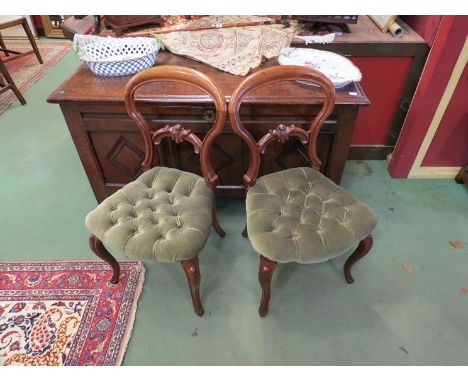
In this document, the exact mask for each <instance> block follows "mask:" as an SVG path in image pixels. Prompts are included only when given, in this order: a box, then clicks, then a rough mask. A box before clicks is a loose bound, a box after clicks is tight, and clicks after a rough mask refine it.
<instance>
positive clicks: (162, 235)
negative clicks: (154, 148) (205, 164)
mask: <svg viewBox="0 0 468 382" xmlns="http://www.w3.org/2000/svg"><path fill="white" fill-rule="evenodd" d="M212 209H213V192H212V191H211V189H210V188H209V187H208V186H207V185H206V183H205V180H204V178H202V177H200V176H198V175H195V174H192V173H189V172H184V171H180V170H177V169H173V168H167V167H154V168H152V169H150V170H148V171H146V172H145V173H143V174H142V175H141V176H140V177H139V178H138V179H137V180H135V181H133V182H131V183H129V184H127V185H126V186H125V187H123V188H122V189H120V190H119V191H117V192H116V193H114V194H113V195H111V196H109V197H108V198H107V199H105V200H104V201H103V202H102V203H101V204H100V205H99V206H98V207H97V208H96V209H95V210H94V211H92V212H90V213H89V214H88V216H87V217H86V221H85V224H86V227H87V228H88V229H89V231H90V232H91V233H92V234H94V235H95V236H96V237H97V238H98V239H100V240H101V241H102V242H103V243H104V244H106V245H108V246H109V247H111V248H113V249H115V250H120V251H121V252H123V253H124V254H125V255H126V256H127V257H129V258H132V259H138V260H156V261H161V262H176V261H180V260H189V259H192V258H193V257H194V256H197V255H198V254H199V252H200V251H201V250H202V249H203V246H204V245H205V242H206V240H207V239H208V235H209V233H210V228H211V212H212Z"/></svg>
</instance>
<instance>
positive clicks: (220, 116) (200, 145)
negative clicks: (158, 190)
mask: <svg viewBox="0 0 468 382" xmlns="http://www.w3.org/2000/svg"><path fill="white" fill-rule="evenodd" d="M152 82H174V83H181V84H185V85H190V86H193V87H196V88H198V89H200V90H202V91H204V92H205V93H207V94H208V95H209V96H210V97H211V98H212V100H213V103H214V105H215V107H216V118H215V120H214V123H213V126H212V128H211V129H210V130H209V131H208V133H207V134H206V136H205V138H204V139H203V141H202V140H201V139H200V138H199V137H198V136H196V135H195V134H194V133H192V132H191V130H190V129H185V128H184V127H183V126H181V125H180V124H176V125H173V126H169V125H166V126H164V127H162V128H159V129H157V130H155V131H151V129H150V125H149V123H148V121H147V119H146V118H145V117H144V116H143V114H142V113H141V112H140V111H139V110H138V108H137V106H136V104H135V92H136V91H137V89H138V88H140V87H141V86H143V85H146V84H149V83H152ZM125 108H126V110H127V113H128V114H129V115H130V117H131V118H132V120H133V121H134V122H135V123H136V125H137V126H138V128H139V129H140V131H141V134H142V135H143V139H144V143H145V158H144V160H143V162H142V168H143V171H147V170H149V169H150V168H151V166H152V163H153V155H154V146H155V145H159V144H160V143H161V140H162V139H163V138H169V139H171V140H173V141H174V142H176V143H182V142H183V141H187V142H190V143H191V144H192V145H193V148H194V151H195V153H196V154H199V155H200V162H201V170H202V174H203V177H204V178H205V181H206V184H207V185H208V186H209V187H211V188H212V189H214V188H215V186H216V182H217V180H218V176H217V175H216V173H215V170H214V168H213V165H212V162H211V150H212V146H213V142H214V140H215V139H216V137H217V136H218V135H220V134H221V132H222V131H223V128H224V125H225V123H226V114H227V105H226V98H225V96H224V94H223V92H222V90H221V88H220V87H219V85H218V84H216V83H215V82H214V81H213V80H212V79H211V78H209V77H208V76H207V75H206V74H203V73H201V72H199V71H197V70H195V69H192V68H187V67H183V66H172V65H165V66H158V67H154V68H151V69H148V70H145V71H143V72H140V73H138V74H136V75H135V76H133V77H132V79H131V80H130V81H129V82H128V84H127V86H126V88H125Z"/></svg>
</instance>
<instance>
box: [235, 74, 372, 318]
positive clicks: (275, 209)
mask: <svg viewBox="0 0 468 382" xmlns="http://www.w3.org/2000/svg"><path fill="white" fill-rule="evenodd" d="M297 80H301V81H307V82H310V83H312V84H315V85H318V86H320V88H322V90H323V91H324V97H323V103H322V106H321V109H320V111H319V112H318V114H317V115H316V116H315V118H314V119H313V121H312V122H311V124H310V127H309V129H308V130H305V129H302V128H300V127H295V126H294V125H291V126H286V125H283V124H280V125H279V126H278V127H276V128H275V129H272V130H270V131H269V132H268V133H267V134H265V135H264V136H263V137H261V138H260V139H259V140H258V141H256V140H255V139H254V137H253V136H252V134H251V133H250V132H249V131H248V130H247V129H246V128H245V127H244V125H243V124H242V121H241V119H240V115H239V109H240V107H241V104H242V101H243V99H244V98H245V97H246V96H247V95H248V94H249V93H251V92H254V91H257V90H259V89H260V88H262V87H264V86H267V85H273V84H275V83H278V82H282V81H297ZM304 86H307V85H304ZM318 91H319V90H318V88H317V92H318ZM279 96H280V95H279ZM319 99H321V98H319ZM334 105H335V88H334V86H333V83H332V82H331V81H330V80H329V79H328V78H327V77H326V76H324V75H323V74H321V73H320V72H318V71H316V70H314V69H311V68H308V67H302V66H277V67H272V68H267V69H263V70H260V71H258V72H256V73H254V74H252V75H250V76H249V77H247V78H246V79H245V80H244V81H243V82H242V83H240V84H239V86H238V87H237V89H236V90H235V91H234V93H233V94H232V96H231V100H230V103H229V118H230V122H231V127H232V129H233V130H234V132H235V133H236V134H237V135H239V136H240V137H241V138H242V139H243V140H244V141H245V143H246V144H247V146H248V148H249V152H250V162H249V166H248V168H247V172H246V174H245V175H244V177H243V181H244V185H245V187H246V189H247V199H246V210H247V227H246V229H247V235H248V237H249V239H250V241H251V243H252V246H253V248H254V250H255V251H256V252H257V253H258V254H259V255H260V266H259V273H258V276H259V281H260V286H261V288H262V299H261V302H260V307H259V314H260V316H261V317H263V316H265V315H266V314H267V313H268V307H269V302H270V284H271V279H272V276H273V272H274V270H275V268H276V267H277V264H278V263H288V262H297V263H303V264H310V263H320V262H324V261H327V260H329V259H331V258H333V257H336V256H339V255H342V254H344V253H345V252H347V251H348V250H350V249H352V248H353V247H354V246H356V245H357V249H356V250H355V251H354V252H353V253H352V254H351V256H350V257H349V258H348V260H347V261H346V263H345V265H344V274H345V277H346V281H347V282H348V283H350V284H351V283H352V282H353V281H354V280H353V277H352V275H351V267H352V266H353V265H354V263H356V261H358V260H359V259H361V258H362V257H363V256H365V255H366V254H367V253H368V252H369V250H370V249H371V247H372V236H371V232H372V230H373V229H374V228H375V226H376V224H377V218H376V216H375V214H374V213H373V212H372V210H371V209H370V208H369V207H368V206H366V205H365V204H363V203H361V202H360V201H359V200H357V199H356V198H355V197H354V196H353V195H352V194H351V193H349V192H348V191H346V190H344V189H343V188H341V187H339V186H337V185H336V184H335V183H333V182H332V181H331V180H330V179H328V178H326V177H325V176H324V175H322V174H321V173H320V172H319V170H320V165H321V162H320V159H319V158H318V156H317V147H316V146H317V136H318V133H319V130H320V128H321V127H322V125H323V123H324V122H325V120H326V119H327V117H328V116H330V114H331V113H332V111H333V108H334ZM290 138H296V139H299V140H300V141H301V142H302V143H303V144H304V145H307V147H308V156H309V160H310V167H300V168H291V169H286V170H283V171H279V172H276V173H271V174H268V175H265V176H262V177H260V178H258V174H259V168H260V162H261V160H260V154H263V153H265V150H266V149H267V147H268V145H269V144H270V143H271V142H273V141H276V142H279V143H285V142H286V141H288V140H289V139H290Z"/></svg>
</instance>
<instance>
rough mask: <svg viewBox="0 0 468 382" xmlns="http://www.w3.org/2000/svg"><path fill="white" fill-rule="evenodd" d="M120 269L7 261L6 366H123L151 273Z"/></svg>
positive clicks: (2, 302)
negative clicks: (115, 279) (116, 276)
mask: <svg viewBox="0 0 468 382" xmlns="http://www.w3.org/2000/svg"><path fill="white" fill-rule="evenodd" d="M120 264H121V278H120V281H119V283H118V284H116V285H112V284H109V283H108V282H107V280H108V279H109V278H110V276H111V274H112V271H111V269H110V267H109V266H107V265H106V263H104V262H102V261H76V262H62V261H55V262H11V263H7V262H0V365H54V366H59V365H120V364H121V363H122V360H123V356H124V353H125V349H126V346H127V343H128V341H129V339H130V335H131V331H132V327H133V322H134V319H135V313H136V308H137V300H138V297H139V295H140V292H141V289H142V287H143V280H144V273H145V270H144V268H143V266H142V265H141V263H139V262H137V261H130V260H127V261H121V262H120Z"/></svg>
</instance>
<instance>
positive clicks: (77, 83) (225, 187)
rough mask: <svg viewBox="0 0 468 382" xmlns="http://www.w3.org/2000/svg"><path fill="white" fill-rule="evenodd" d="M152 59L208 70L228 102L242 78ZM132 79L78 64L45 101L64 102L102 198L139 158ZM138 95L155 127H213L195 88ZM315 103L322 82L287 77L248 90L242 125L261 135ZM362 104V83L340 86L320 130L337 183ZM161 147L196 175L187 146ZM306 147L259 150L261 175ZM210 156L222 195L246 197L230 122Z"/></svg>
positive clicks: (297, 118) (161, 87) (156, 88)
mask: <svg viewBox="0 0 468 382" xmlns="http://www.w3.org/2000/svg"><path fill="white" fill-rule="evenodd" d="M157 65H182V66H189V67H193V68H195V69H197V70H200V71H202V72H204V73H206V74H208V75H209V76H211V77H212V78H214V79H215V80H216V81H217V82H218V83H219V84H220V86H221V88H222V90H223V92H224V93H225V95H226V99H227V101H229V98H230V95H231V94H232V92H233V90H234V89H235V87H236V86H237V85H238V84H239V83H240V81H242V79H243V77H239V76H235V75H232V74H228V73H225V72H222V71H219V70H217V69H214V68H212V67H210V66H207V65H205V64H202V63H199V62H196V61H194V60H190V59H187V58H184V57H181V56H176V55H173V54H171V53H168V52H160V53H159V54H158V56H157ZM271 65H277V61H276V59H272V60H269V61H267V62H266V63H264V64H263V65H262V67H267V66H271ZM256 70H258V69H256ZM129 79H130V77H129V76H127V77H97V76H95V75H94V74H92V73H91V71H90V70H89V69H88V68H87V67H86V65H84V64H82V65H81V66H80V67H79V68H78V69H77V71H76V72H75V73H74V74H73V75H72V76H71V77H70V78H69V79H68V80H67V81H65V82H64V83H63V84H62V85H61V86H60V87H59V88H58V89H57V90H55V91H54V92H53V93H52V94H51V95H50V96H49V98H48V102H51V103H58V104H59V105H60V107H61V110H62V112H63V115H64V117H65V121H66V123H67V125H68V129H69V130H70V134H71V136H72V138H73V141H74V143H75V146H76V148H77V151H78V154H79V156H80V158H81V162H82V163H83V166H84V168H85V171H86V174H87V176H88V178H89V181H90V183H91V186H92V188H93V190H94V194H95V195H96V199H97V200H98V201H99V202H101V201H102V200H103V199H105V198H106V197H107V196H109V195H111V194H112V193H113V192H115V191H116V190H117V189H119V188H120V187H122V186H123V185H125V184H126V183H128V182H130V181H132V180H133V179H135V177H137V176H138V175H139V173H140V164H141V161H142V160H143V157H144V151H143V150H144V146H143V139H142V137H141V135H140V132H139V130H138V129H137V127H136V125H135V124H134V123H133V122H132V120H131V119H130V118H129V116H128V115H127V113H126V112H125V108H124V88H125V85H126V83H127V82H128V80H129ZM136 99H137V103H138V105H139V107H140V108H141V110H142V112H143V114H144V115H145V116H146V118H147V119H148V120H149V121H150V124H151V126H152V128H159V127H162V126H164V125H166V124H175V123H179V124H181V125H182V126H183V127H185V128H189V129H191V130H192V131H193V132H194V133H197V134H200V135H203V134H204V133H206V132H207V130H208V129H209V128H210V127H211V126H212V120H213V118H214V108H213V105H212V103H211V100H210V98H209V97H208V96H207V95H206V94H203V92H201V91H200V90H198V89H195V88H193V87H189V86H184V85H174V84H170V83H157V84H151V85H146V86H144V87H142V88H141V89H140V90H139V91H138V92H137V94H136ZM319 102H321V91H320V90H319V88H316V87H313V86H309V85H304V84H300V83H297V82H284V83H280V84H277V85H274V86H268V87H266V88H264V89H261V90H259V91H258V92H255V93H254V94H252V95H251V96H249V97H248V98H247V99H246V100H245V101H244V105H243V107H242V109H241V115H242V118H243V121H244V124H245V125H246V127H248V128H249V129H251V131H253V132H254V134H255V135H257V136H261V135H263V134H264V133H266V132H267V131H268V130H269V129H272V128H275V127H276V126H278V124H279V123H284V124H288V125H290V124H294V125H296V126H300V127H304V126H306V125H307V124H308V123H309V122H310V121H311V118H313V116H314V115H315V113H316V112H317V108H318V106H317V104H318V103H319ZM367 105H369V100H368V99H367V97H366V95H365V94H364V91H363V90H362V88H361V86H360V85H359V84H350V85H349V86H347V87H346V88H344V89H341V90H338V91H337V97H336V107H335V110H334V112H333V114H332V116H331V117H330V118H329V119H328V120H327V121H326V123H325V125H324V127H323V128H322V130H321V133H320V136H319V145H318V147H319V156H320V158H321V159H322V161H323V164H322V168H321V171H322V172H323V173H324V174H326V175H327V176H328V177H330V178H331V179H332V180H334V181H335V182H336V183H339V182H340V179H341V175H342V172H343V168H344V165H345V161H346V158H347V156H348V151H349V146H350V143H351V137H352V134H353V128H354V123H355V120H356V117H357V115H358V110H359V108H360V106H367ZM372 128H374V127H373V126H369V129H372ZM160 146H161V148H160V150H159V160H160V164H161V165H164V166H168V167H176V168H180V169H182V170H186V171H191V172H195V173H200V168H199V161H198V158H196V157H195V155H196V154H194V153H193V151H192V147H191V146H190V145H189V144H186V145H185V144H182V145H176V144H173V143H172V142H170V141H168V140H165V141H164V144H162V145H160ZM305 152H306V151H305V147H304V146H303V145H302V144H301V143H300V142H299V141H297V140H291V141H290V142H288V144H286V145H279V144H277V145H276V146H275V147H274V149H272V150H269V151H268V154H267V155H265V156H264V158H263V162H262V173H263V174H265V173H270V172H273V171H278V170H281V169H284V168H289V167H294V166H304V165H307V164H308V163H307V159H306V155H305ZM213 161H214V162H215V169H216V171H217V173H218V175H219V177H220V182H219V185H218V187H219V194H220V195H221V196H242V195H244V190H243V187H242V175H243V174H244V171H245V169H246V167H247V162H248V152H247V150H246V147H245V146H244V144H243V142H242V141H241V140H240V138H239V137H237V136H236V135H235V134H234V133H233V131H232V130H231V128H230V126H229V123H227V124H226V126H225V129H224V133H223V134H222V135H221V136H220V137H219V139H218V140H217V142H216V144H215V146H214V152H213ZM155 164H156V162H155Z"/></svg>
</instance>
